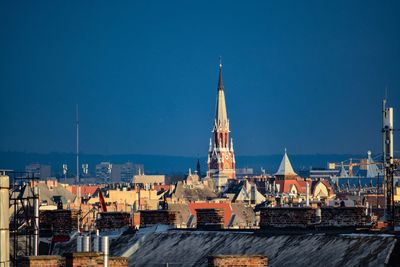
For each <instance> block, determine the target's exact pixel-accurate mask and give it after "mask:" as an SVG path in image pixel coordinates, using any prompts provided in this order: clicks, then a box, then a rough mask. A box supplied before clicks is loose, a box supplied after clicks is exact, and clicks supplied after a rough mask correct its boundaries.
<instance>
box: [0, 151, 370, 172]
mask: <svg viewBox="0 0 400 267" xmlns="http://www.w3.org/2000/svg"><path fill="white" fill-rule="evenodd" d="M365 157H366V155H351V154H343V155H338V154H324V155H320V154H314V155H295V154H293V155H292V154H289V158H290V160H291V162H292V165H293V167H294V169H295V170H300V169H309V168H310V167H326V165H327V162H329V161H331V162H332V161H333V162H340V161H344V160H347V159H349V158H365ZM197 159H198V158H197V157H182V156H164V155H137V154H132V155H95V154H81V155H80V162H81V163H88V164H89V171H90V172H92V173H93V172H94V167H95V165H96V164H97V163H99V162H101V161H110V162H111V163H114V164H117V163H125V162H128V161H130V162H132V163H142V164H144V169H145V172H146V173H149V174H150V173H163V174H167V175H174V174H183V173H187V171H188V169H189V168H192V170H195V168H196V163H197ZM199 159H200V164H201V171H202V173H203V174H205V172H206V169H207V158H206V157H201V158H199ZM281 159H282V155H260V156H236V163H237V168H244V167H249V168H254V171H255V172H260V169H261V167H263V168H264V169H266V170H267V172H268V173H273V172H275V171H276V170H277V169H278V167H279V163H280V161H281ZM30 163H41V164H49V165H51V167H52V172H53V175H54V176H56V175H60V174H61V171H62V164H63V163H66V164H68V168H69V172H70V173H75V164H76V163H75V154H73V153H48V154H39V153H25V152H0V169H13V170H18V171H23V170H25V165H27V164H30Z"/></svg>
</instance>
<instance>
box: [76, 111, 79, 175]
mask: <svg viewBox="0 0 400 267" xmlns="http://www.w3.org/2000/svg"><path fill="white" fill-rule="evenodd" d="M76 183H79V106H78V104H76Z"/></svg>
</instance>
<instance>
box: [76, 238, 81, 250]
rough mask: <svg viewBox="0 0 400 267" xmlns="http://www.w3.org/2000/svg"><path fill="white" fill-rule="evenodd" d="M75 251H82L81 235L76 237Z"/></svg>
mask: <svg viewBox="0 0 400 267" xmlns="http://www.w3.org/2000/svg"><path fill="white" fill-rule="evenodd" d="M76 251H77V252H82V236H81V235H78V237H77V238H76Z"/></svg>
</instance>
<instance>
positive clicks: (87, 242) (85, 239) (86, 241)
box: [83, 235, 90, 252]
mask: <svg viewBox="0 0 400 267" xmlns="http://www.w3.org/2000/svg"><path fill="white" fill-rule="evenodd" d="M83 252H90V235H85V236H84V237H83Z"/></svg>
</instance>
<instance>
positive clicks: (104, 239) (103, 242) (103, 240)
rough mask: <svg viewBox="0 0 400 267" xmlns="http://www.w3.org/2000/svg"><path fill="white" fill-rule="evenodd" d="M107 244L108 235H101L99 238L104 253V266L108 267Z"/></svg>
mask: <svg viewBox="0 0 400 267" xmlns="http://www.w3.org/2000/svg"><path fill="white" fill-rule="evenodd" d="M109 245H110V243H109V239H108V236H103V237H102V238H101V251H102V252H103V253H104V267H108V253H109Z"/></svg>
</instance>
